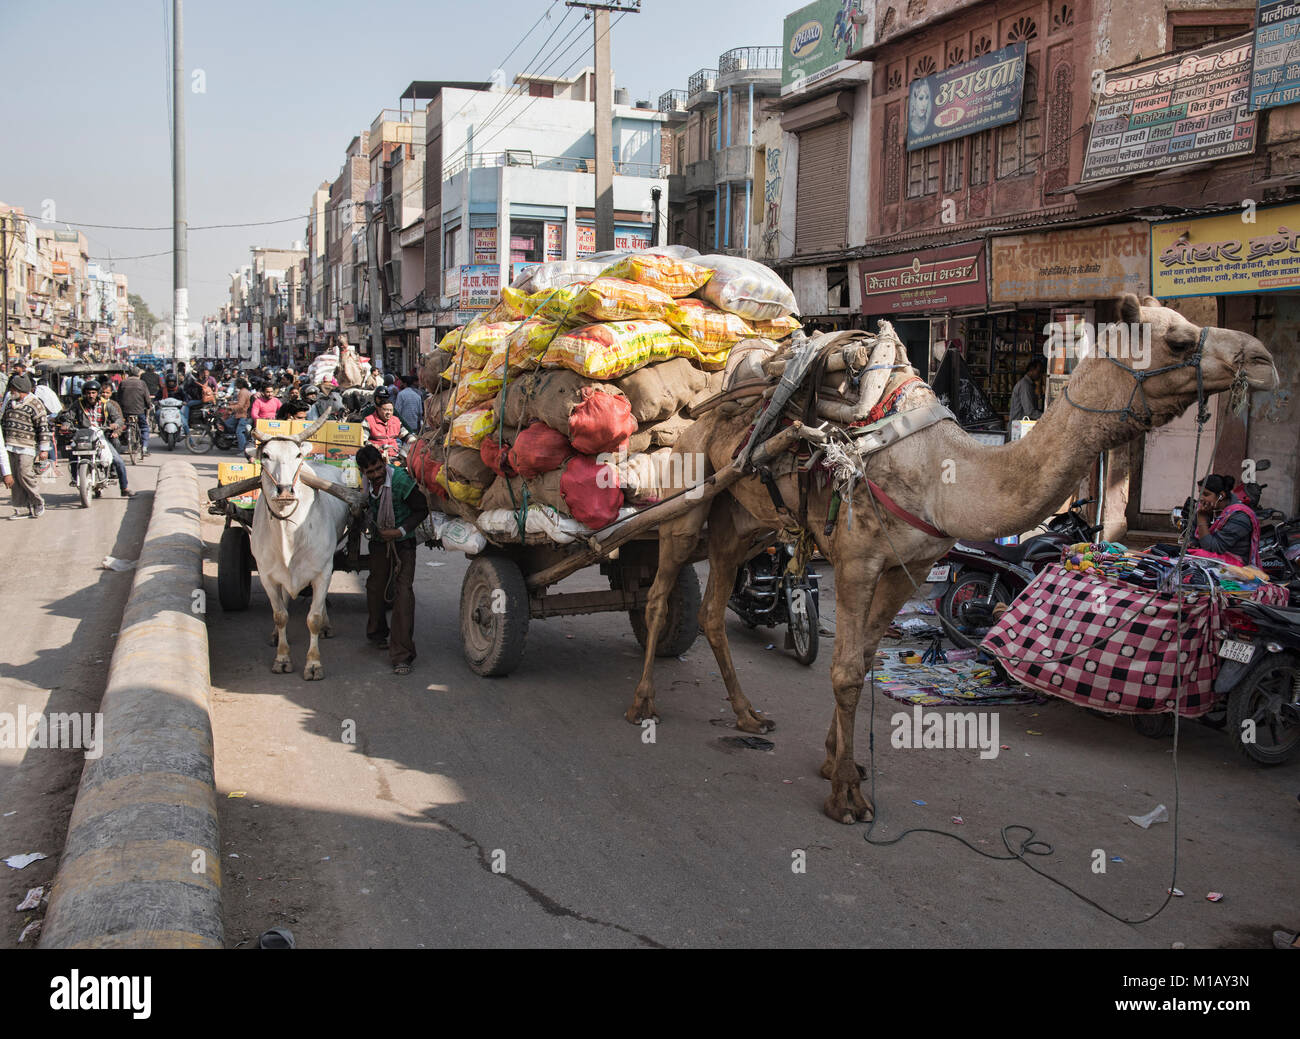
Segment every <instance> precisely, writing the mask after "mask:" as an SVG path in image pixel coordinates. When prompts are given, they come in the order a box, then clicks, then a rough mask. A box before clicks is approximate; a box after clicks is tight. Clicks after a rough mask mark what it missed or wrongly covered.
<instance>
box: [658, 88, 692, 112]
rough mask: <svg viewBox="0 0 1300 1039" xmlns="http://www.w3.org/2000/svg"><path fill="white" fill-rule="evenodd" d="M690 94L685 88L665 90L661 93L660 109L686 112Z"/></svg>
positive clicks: (662, 110)
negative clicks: (687, 99)
mask: <svg viewBox="0 0 1300 1039" xmlns="http://www.w3.org/2000/svg"><path fill="white" fill-rule="evenodd" d="M688 96H689V95H688V94H687V93H686V91H685V90H665V91H664V92H663V93H662V94H660V95H659V111H661V112H685V111H686V98H687V97H688Z"/></svg>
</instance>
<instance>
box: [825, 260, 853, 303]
mask: <svg viewBox="0 0 1300 1039" xmlns="http://www.w3.org/2000/svg"><path fill="white" fill-rule="evenodd" d="M826 305H827V306H828V307H831V308H835V307H847V306H848V305H849V269H848V267H827V268H826Z"/></svg>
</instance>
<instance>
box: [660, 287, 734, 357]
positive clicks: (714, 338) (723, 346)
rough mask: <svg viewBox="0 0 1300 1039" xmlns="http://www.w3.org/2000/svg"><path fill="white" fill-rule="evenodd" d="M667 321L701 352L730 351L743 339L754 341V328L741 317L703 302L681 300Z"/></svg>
mask: <svg viewBox="0 0 1300 1039" xmlns="http://www.w3.org/2000/svg"><path fill="white" fill-rule="evenodd" d="M666 320H667V321H668V323H669V324H671V325H672V326H673V327H674V328H675V329H677V331H679V332H681V333H682V335H684V336H686V338H687V339H689V340H691V341H692V342H693V343H695V344H696V345H697V346H699V347H700V348H701V349H702V350H708V351H710V352H713V353H716V352H717V351H718V350H728V349H730V348H731V347H733V346H735V345H736V344H737V343H738V342H740V340H742V339H752V338H753V337H754V335H755V334H756V333H755V332H754V328H753V326H752V325H751V324H750V323H749V322H748V321H746V320H745V319H744V318H743V317H741V316H740V315H739V314H729V313H727V311H725V310H719V309H718V308H717V307H715V306H714V305H713V304H711V303H705V302H704V300H702V299H679V300H677V301H676V302H675V303H674V304H673V306H672V309H671V310H670V311H669V312H668V315H667V317H666Z"/></svg>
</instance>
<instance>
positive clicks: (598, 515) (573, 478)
mask: <svg viewBox="0 0 1300 1039" xmlns="http://www.w3.org/2000/svg"><path fill="white" fill-rule="evenodd" d="M602 396H606V395H605V394H602ZM560 492H561V493H562V494H563V495H564V503H565V504H566V505H568V506H569V512H570V513H572V515H573V518H574V519H576V520H577V521H578V522H579V523H583V524H585V525H586V526H588V527H592V528H593V529H594V528H596V527H603V526H605V525H606V524H607V523H613V522H614V520H616V519H618V510H619V509H620V508H621V507H622V505H623V488H622V487H620V486H619V482H618V470H617V469H615V468H614V467H613V466H612V465H606V464H603V463H600V462H597V461H596V460H595V459H594V458H589V457H588V456H586V455H574V456H573V458H571V459H569V464H568V465H566V466H565V467H564V473H563V475H562V476H561V477H560Z"/></svg>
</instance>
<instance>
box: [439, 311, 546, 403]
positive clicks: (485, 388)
mask: <svg viewBox="0 0 1300 1039" xmlns="http://www.w3.org/2000/svg"><path fill="white" fill-rule="evenodd" d="M561 328H562V326H561V325H559V324H557V323H555V322H551V321H543V320H541V319H540V318H535V317H533V318H529V319H528V320H527V321H525V322H524V323H523V324H521V325H520V326H519V327H518V328H517V329H515V330H514V331H513V332H511V333H510V335H508V336H506V338H505V339H504V340H503V341H502V343H501V345H500V346H499V347H498V348H497V351H496V353H494V354H493V355H492V356H491V357H489V358H488V359H487V363H486V364H485V365H484V366H483V368H482V370H481V371H477V372H473V373H472V374H470V375H468V376H465V377H464V378H462V380H461V381H462V383H463V384H464V386H465V388H466V390H467V391H468V392H470V393H473V394H475V395H477V396H479V397H480V398H486V397H494V396H496V394H497V393H498V392H499V391H500V389H501V386H502V383H503V382H504V381H505V375H506V363H507V358H509V365H510V374H511V375H512V376H513V375H515V374H516V373H518V372H524V371H529V370H531V369H533V368H536V367H537V366H538V364H539V363H540V361H541V358H542V356H543V355H544V354H545V353H546V351H547V349H548V348H549V347H550V345H551V342H552V341H553V340H554V339H555V337H556V335H558V334H559V332H560V330H561Z"/></svg>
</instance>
